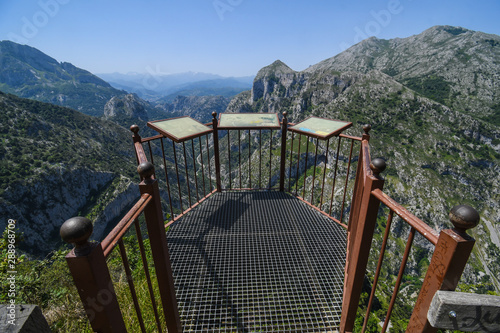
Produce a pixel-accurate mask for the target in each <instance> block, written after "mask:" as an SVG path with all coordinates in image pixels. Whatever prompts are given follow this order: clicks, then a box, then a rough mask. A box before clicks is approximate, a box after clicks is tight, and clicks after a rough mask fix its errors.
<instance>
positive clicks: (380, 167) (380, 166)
mask: <svg viewBox="0 0 500 333" xmlns="http://www.w3.org/2000/svg"><path fill="white" fill-rule="evenodd" d="M386 167H387V165H386V163H385V160H384V159H382V158H375V159H373V160H372V161H371V163H370V169H372V171H373V173H374V174H375V175H376V176H378V175H379V174H380V173H382V172H384V170H385V168H386Z"/></svg>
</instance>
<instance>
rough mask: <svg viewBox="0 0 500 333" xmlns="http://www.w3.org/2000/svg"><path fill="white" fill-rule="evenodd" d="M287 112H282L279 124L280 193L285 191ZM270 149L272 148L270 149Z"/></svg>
mask: <svg viewBox="0 0 500 333" xmlns="http://www.w3.org/2000/svg"><path fill="white" fill-rule="evenodd" d="M286 116H287V112H286V111H285V112H283V121H282V122H281V160H280V191H281V192H283V191H284V190H285V160H286V135H287V128H288V119H287V118H286ZM271 148H272V147H271Z"/></svg>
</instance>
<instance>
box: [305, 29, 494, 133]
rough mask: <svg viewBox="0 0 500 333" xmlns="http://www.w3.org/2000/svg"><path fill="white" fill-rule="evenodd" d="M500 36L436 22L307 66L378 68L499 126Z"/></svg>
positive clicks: (318, 68)
mask: <svg viewBox="0 0 500 333" xmlns="http://www.w3.org/2000/svg"><path fill="white" fill-rule="evenodd" d="M498 59H500V36H497V35H492V34H487V33H483V32H479V31H472V30H467V29H464V28H461V27H451V26H435V27H432V28H430V29H428V30H426V31H424V32H423V33H421V34H419V35H415V36H411V37H408V38H396V39H391V40H383V39H378V38H375V37H371V38H369V39H367V40H364V41H362V42H361V43H359V44H357V45H354V46H353V47H351V48H349V49H348V50H346V51H344V52H342V53H340V54H338V55H337V56H335V57H332V58H329V59H326V60H324V61H322V62H320V63H318V64H316V65H314V66H312V67H310V68H309V69H307V70H306V72H311V73H313V72H320V71H331V70H334V71H341V72H345V71H356V72H362V73H367V72H369V71H371V70H379V71H381V72H384V73H385V74H387V75H389V76H391V77H393V78H394V79H395V80H396V81H398V82H400V83H402V84H404V85H405V86H407V87H409V88H411V89H413V90H415V91H417V92H419V93H420V94H422V95H424V96H426V97H429V98H430V99H433V100H435V101H437V102H439V103H442V104H444V105H446V106H448V107H450V108H452V109H456V110H460V111H463V112H464V113H467V114H470V115H473V116H474V117H476V118H478V119H483V120H486V121H490V122H494V123H495V124H496V125H500V104H499V102H500V85H499V73H500V62H499V61H498Z"/></svg>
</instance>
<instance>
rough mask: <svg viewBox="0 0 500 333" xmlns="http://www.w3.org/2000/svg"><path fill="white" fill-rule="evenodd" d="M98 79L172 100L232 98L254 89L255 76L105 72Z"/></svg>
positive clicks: (142, 94) (149, 96) (146, 95)
mask: <svg viewBox="0 0 500 333" xmlns="http://www.w3.org/2000/svg"><path fill="white" fill-rule="evenodd" d="M98 76H99V77H101V78H103V79H105V80H106V81H108V82H109V83H110V84H111V85H112V86H113V87H115V88H118V89H123V90H126V91H128V92H132V93H135V94H137V95H138V96H139V97H141V98H144V99H146V100H151V101H156V100H158V99H161V98H162V97H165V96H168V97H167V100H163V101H172V100H173V99H175V97H177V96H178V95H182V96H206V95H212V96H215V95H221V96H224V97H231V96H234V95H236V94H238V93H240V92H242V91H244V90H248V89H250V88H251V87H252V80H253V77H222V76H219V75H216V74H208V73H195V72H187V73H178V74H164V75H156V74H154V75H153V74H150V73H147V74H139V73H129V74H120V73H111V74H105V73H104V74H98Z"/></svg>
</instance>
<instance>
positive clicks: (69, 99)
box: [0, 41, 126, 116]
mask: <svg viewBox="0 0 500 333" xmlns="http://www.w3.org/2000/svg"><path fill="white" fill-rule="evenodd" d="M0 68H2V71H1V72H0V91H3V92H7V93H12V94H15V95H17V96H20V97H24V98H30V99H35V100H38V101H42V102H48V103H52V104H56V105H61V106H67V107H70V108H72V109H75V110H78V111H81V112H83V113H85V114H88V115H92V116H102V115H103V109H104V105H105V104H106V103H107V102H108V101H109V100H110V99H111V98H112V97H114V96H124V95H125V94H126V93H125V92H124V91H121V90H117V89H115V88H113V87H112V86H111V85H110V84H109V83H107V82H105V81H103V80H102V79H100V78H98V77H97V76H95V75H93V74H92V73H90V72H88V71H86V70H83V69H80V68H78V67H75V66H73V65H72V64H70V63H67V62H62V63H59V62H58V61H57V60H55V59H53V58H51V57H49V56H48V55H46V54H44V53H43V52H41V51H39V50H37V49H35V48H33V47H30V46H27V45H20V44H16V43H14V42H11V41H0Z"/></svg>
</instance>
